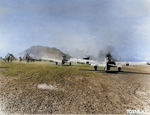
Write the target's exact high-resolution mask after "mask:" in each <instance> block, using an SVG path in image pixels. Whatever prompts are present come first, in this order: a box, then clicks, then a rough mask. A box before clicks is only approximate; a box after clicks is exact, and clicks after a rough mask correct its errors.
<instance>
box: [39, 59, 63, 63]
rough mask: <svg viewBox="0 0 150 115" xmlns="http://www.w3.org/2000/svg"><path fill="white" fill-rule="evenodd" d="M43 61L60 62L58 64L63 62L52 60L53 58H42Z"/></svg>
mask: <svg viewBox="0 0 150 115" xmlns="http://www.w3.org/2000/svg"><path fill="white" fill-rule="evenodd" d="M41 59H42V60H48V61H51V62H58V63H61V62H62V60H58V59H52V58H41Z"/></svg>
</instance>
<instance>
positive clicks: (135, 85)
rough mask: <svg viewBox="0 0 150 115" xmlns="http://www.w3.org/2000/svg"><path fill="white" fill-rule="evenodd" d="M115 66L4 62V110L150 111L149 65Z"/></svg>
mask: <svg viewBox="0 0 150 115" xmlns="http://www.w3.org/2000/svg"><path fill="white" fill-rule="evenodd" d="M116 70H117V69H116ZM116 70H113V71H110V72H108V73H105V72H104V71H103V68H98V71H94V69H93V67H91V66H89V65H76V66H67V65H65V66H60V65H58V66H56V65H54V64H50V63H47V62H35V63H33V62H32V63H17V62H13V63H8V62H0V102H1V106H0V107H1V112H0V113H13V114H14V113H15V114H51V113H53V114H67V113H69V114H77V113H78V114H126V113H127V112H126V110H140V111H149V112H150V66H149V65H140V66H138V65H136V66H124V67H123V68H122V72H117V71H116ZM40 86H41V88H40ZM42 86H43V88H44V86H45V89H42Z"/></svg>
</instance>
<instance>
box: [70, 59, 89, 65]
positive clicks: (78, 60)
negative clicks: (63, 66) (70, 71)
mask: <svg viewBox="0 0 150 115" xmlns="http://www.w3.org/2000/svg"><path fill="white" fill-rule="evenodd" d="M69 61H70V62H76V63H83V64H86V63H88V62H89V60H85V59H78V58H70V60H69Z"/></svg>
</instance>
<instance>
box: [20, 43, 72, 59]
mask: <svg viewBox="0 0 150 115" xmlns="http://www.w3.org/2000/svg"><path fill="white" fill-rule="evenodd" d="M27 53H28V54H29V55H30V56H31V57H32V58H34V59H41V58H54V59H62V56H64V55H66V56H67V57H70V56H69V55H67V54H65V53H63V52H62V51H60V50H59V49H57V48H55V47H52V48H51V47H45V46H39V45H38V46H32V47H30V48H28V49H26V50H25V51H23V52H21V53H19V55H20V56H21V57H23V56H24V55H25V54H27Z"/></svg>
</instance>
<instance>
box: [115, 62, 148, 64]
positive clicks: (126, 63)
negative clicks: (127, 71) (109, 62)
mask: <svg viewBox="0 0 150 115" xmlns="http://www.w3.org/2000/svg"><path fill="white" fill-rule="evenodd" d="M116 64H121V65H127V64H128V65H142V64H147V62H116Z"/></svg>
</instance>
